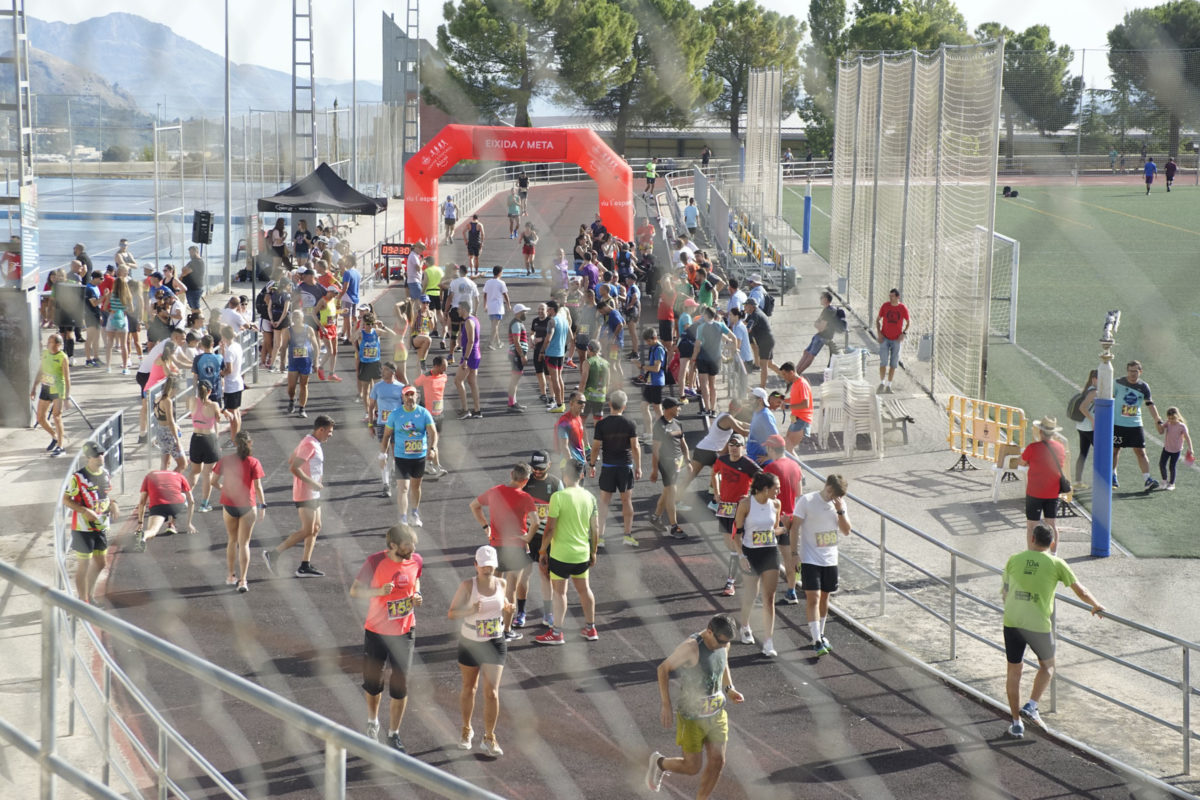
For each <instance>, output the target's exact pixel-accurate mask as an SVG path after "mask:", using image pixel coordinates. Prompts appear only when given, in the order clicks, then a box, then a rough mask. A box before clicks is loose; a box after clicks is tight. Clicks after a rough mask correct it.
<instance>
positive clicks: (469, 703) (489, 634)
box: [447, 544, 514, 758]
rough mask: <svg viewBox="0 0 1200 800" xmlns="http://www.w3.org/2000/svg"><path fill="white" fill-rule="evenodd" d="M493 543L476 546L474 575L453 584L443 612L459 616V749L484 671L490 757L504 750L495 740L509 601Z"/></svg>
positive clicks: (467, 738)
mask: <svg viewBox="0 0 1200 800" xmlns="http://www.w3.org/2000/svg"><path fill="white" fill-rule="evenodd" d="M499 563H500V561H499V557H498V556H497V554H496V548H494V547H492V546H491V545H486V544H485V545H484V546H483V547H480V548H479V549H478V550H476V551H475V577H473V578H468V579H467V580H465V581H463V582H462V583H461V584H459V586H458V591H456V592H455V593H454V599H453V600H452V601H451V603H450V611H449V613H448V614H447V616H449V617H450V619H458V620H462V624H461V626H460V628H459V633H458V667H459V670H460V671H461V672H462V691H461V692H460V693H459V707H460V708H461V710H462V737H461V738H460V739H459V741H458V747H459V749H460V750H470V749H471V740H472V739H473V738H474V736H475V732H474V730H472V728H471V717H472V715H473V714H474V713H475V690H476V688H477V687H478V685H479V675H480V673H483V692H484V695H483V741H482V747H483V752H485V753H487V754H488V755H489V756H492V757H493V758H495V757H497V756H502V755H504V751H503V750H501V749H500V745H499V743H498V742H497V741H496V723H497V722H498V721H499V719H500V677H501V675H502V674H503V672H504V659H505V657H506V656H507V655H508V642H507V640H505V638H504V616H505V615H506V614H511V613H512V611H513V608H514V606H513V605H512V603H508V602H506V601H505V599H504V588H505V585H504V579H503V578H499V577H497V576H496V568H497V566H498V565H499Z"/></svg>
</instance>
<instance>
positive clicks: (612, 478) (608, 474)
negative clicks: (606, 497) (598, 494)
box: [597, 464, 633, 493]
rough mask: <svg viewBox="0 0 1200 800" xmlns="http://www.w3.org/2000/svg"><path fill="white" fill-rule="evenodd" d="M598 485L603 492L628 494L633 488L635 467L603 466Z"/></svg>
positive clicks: (628, 465)
mask: <svg viewBox="0 0 1200 800" xmlns="http://www.w3.org/2000/svg"><path fill="white" fill-rule="evenodd" d="M597 485H598V486H599V487H600V491H602V492H614V493H616V492H620V493H624V492H628V491H629V490H630V489H632V488H633V465H632V464H626V465H624V466H615V467H610V466H601V467H600V480H599V481H597Z"/></svg>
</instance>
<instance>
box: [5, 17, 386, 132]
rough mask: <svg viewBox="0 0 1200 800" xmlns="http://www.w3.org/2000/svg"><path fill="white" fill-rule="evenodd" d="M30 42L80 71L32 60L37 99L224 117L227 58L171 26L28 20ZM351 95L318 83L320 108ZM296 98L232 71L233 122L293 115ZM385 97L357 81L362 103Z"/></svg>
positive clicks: (342, 87) (279, 83)
mask: <svg viewBox="0 0 1200 800" xmlns="http://www.w3.org/2000/svg"><path fill="white" fill-rule="evenodd" d="M29 42H30V45H31V47H32V48H34V49H36V50H40V51H42V52H44V53H47V54H49V56H50V57H56V58H57V59H61V60H62V61H65V62H68V63H69V64H72V65H74V66H75V67H76V68H78V69H76V70H70V69H64V68H63V65H62V64H61V63H59V62H56V61H54V60H53V58H43V59H41V62H42V64H43V65H44V67H45V68H44V69H42V68H37V66H38V62H39V56H38V54H37V53H33V54H31V57H32V58H33V61H34V69H33V71H32V74H31V78H32V79H33V80H32V83H33V91H34V93H36V94H39V95H56V94H57V95H73V94H86V95H88V96H90V97H97V96H102V97H103V102H104V103H105V104H106V105H111V106H113V107H114V108H120V107H126V108H130V107H131V104H132V105H135V106H136V108H138V109H139V110H141V111H142V112H144V113H147V114H154V113H155V112H156V110H157V106H158V104H160V103H165V107H164V108H163V118H164V119H173V118H176V117H182V118H184V119H188V118H192V117H199V116H202V115H204V114H206V113H207V114H209V115H212V114H220V113H222V109H223V106H224V102H225V100H224V85H225V57H224V56H223V55H221V54H218V53H214V52H212V51H211V50H206V49H205V48H203V47H201V46H200V45H198V44H196V43H195V42H193V41H190V40H188V39H185V38H183V37H182V36H179V35H177V34H176V33H175V32H174V31H172V30H171V29H170V28H168V27H167V26H166V25H162V24H160V23H157V22H151V21H150V20H148V19H145V18H144V17H139V16H137V15H135V14H124V13H113V14H106V15H105V16H103V17H94V18H92V19H88V20H84V21H83V22H78V23H66V22H46V21H43V20H39V19H36V18H34V17H29ZM318 66H319V64H318ZM89 73H91V74H89ZM97 76H98V78H99V79H100V82H99V83H97V80H96V78H97ZM351 88H352V87H351V84H350V82H349V81H343V82H324V81H321V80H320V79H319V78H318V80H317V93H316V102H317V107H318V108H326V107H331V106H332V105H333V101H334V99H335V98H337V100H338V101H339V104H340V105H342V106H345V105H348V104H349V102H350V96H351ZM291 91H292V76H291V75H290V74H289V73H286V72H281V71H279V70H274V69H267V68H265V67H259V66H255V65H253V64H234V65H232V67H231V69H230V108H231V111H232V113H233V114H235V115H236V114H241V113H245V111H246V109H248V108H256V109H277V110H284V109H290V108H291V103H292V100H291ZM381 96H382V87H381V85H380V84H379V83H378V82H374V81H359V82H358V99H359V101H360V102H378V101H379V100H380V98H381Z"/></svg>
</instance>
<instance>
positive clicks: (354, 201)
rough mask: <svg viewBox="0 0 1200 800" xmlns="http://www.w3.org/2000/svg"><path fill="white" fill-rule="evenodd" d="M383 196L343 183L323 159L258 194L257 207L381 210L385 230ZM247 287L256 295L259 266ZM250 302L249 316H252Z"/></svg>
mask: <svg viewBox="0 0 1200 800" xmlns="http://www.w3.org/2000/svg"><path fill="white" fill-rule="evenodd" d="M387 205H388V201H387V198H386V197H367V196H366V195H365V194H363V193H362V192H360V191H358V190H357V189H355V188H354V187H353V186H351V185H350V184H348V183H346V181H345V180H343V179H342V177H341V176H340V175H338V174H337V173H336V172H334V171H333V168H332V167H330V166H329V165H328V164H326V163H325V162H324V161H322V162H321V165H320V166H318V167H317V168H316V169H315V170H313V171H312V172H311V173H310V174H309V175H307V176H305V177H304V178H301V179H300V180H299V181H297V182H296V183H294V184H292V185H291V186H289V187H288V188H286V189H284V190H283V191H281V192H279V193H278V194H276V195H272V196H271V197H260V198H259V200H258V211H259V213H260V214H261V213H263V212H268V213H269V212H275V213H276V214H351V215H357V216H368V217H374V216H375V215H377V214H379V213H380V212H382V213H383V214H384V215H385V218H384V226H383V227H384V230H385V231H386V230H387V219H386V214H387ZM372 222H373V220H372ZM250 275H251V277H250V282H251V283H250V286H251V288H250V291H251V292H252V296H253V297H257V295H258V268H257V266H255V267H254V268H253V269H251V270H250ZM253 313H254V312H253V304H252V305H251V316H253Z"/></svg>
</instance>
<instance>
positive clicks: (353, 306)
mask: <svg viewBox="0 0 1200 800" xmlns="http://www.w3.org/2000/svg"><path fill="white" fill-rule="evenodd" d="M346 260H347V262H348V264H347V267H346V269H345V270H343V271H342V294H341V296H340V297H339V298H338V299H339V300H340V301H341V306H342V308H344V309H345V311H344V312H343V313H344V314H345V315H346V325H345V327H344V328H342V340H343V341H346V342H349V341H350V332H351V331H352V330H354V323H355V322H357V321H358V290H359V287H360V285H361V284H362V276H361V275H359V274H358V269H356V267H355V263H356V262H355V260H354V256H353V255H348V256H346Z"/></svg>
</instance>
